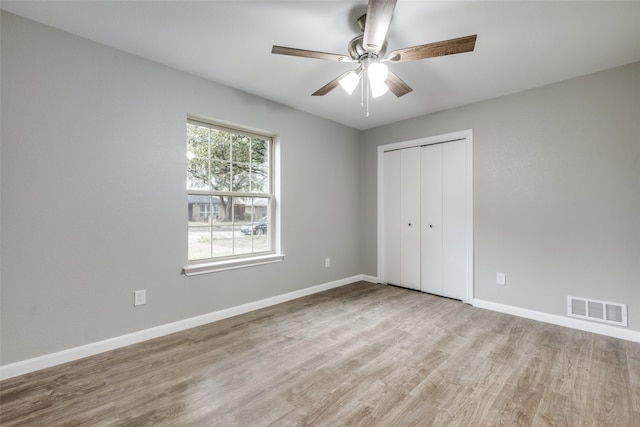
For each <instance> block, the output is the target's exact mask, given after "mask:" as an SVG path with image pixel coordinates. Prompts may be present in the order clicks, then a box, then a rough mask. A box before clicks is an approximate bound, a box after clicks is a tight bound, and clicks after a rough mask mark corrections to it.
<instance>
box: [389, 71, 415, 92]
mask: <svg viewBox="0 0 640 427" xmlns="http://www.w3.org/2000/svg"><path fill="white" fill-rule="evenodd" d="M384 82H385V84H386V85H387V86H388V87H389V90H390V91H391V92H392V93H393V94H394V95H395V96H397V97H398V98H400V97H401V96H402V95H406V94H408V93H409V92H411V91H412V90H413V89H411V87H410V86H409V85H408V84H406V83H405V82H404V81H403V80H402V79H401V78H400V77H398V76H397V75H396V74H395V73H394V72H393V71H391V70H389V74H388V75H387V79H386V80H385V81H384Z"/></svg>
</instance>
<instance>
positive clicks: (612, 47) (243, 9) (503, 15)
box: [1, 0, 640, 129]
mask: <svg viewBox="0 0 640 427" xmlns="http://www.w3.org/2000/svg"><path fill="white" fill-rule="evenodd" d="M1 7H2V9H5V10H7V11H9V12H12V13H15V14H17V15H21V16H24V17H27V18H30V19H33V20H35V21H38V22H42V23H44V24H47V25H51V26H53V27H56V28H60V29H63V30H65V31H68V32H70V33H73V34H77V35H79V36H82V37H86V38H88V39H91V40H94V41H97V42H100V43H103V44H105V45H108V46H112V47H115V48H117V49H121V50H124V51H127V52H131V53H133V54H136V55H139V56H142V57H144V58H148V59H151V60H154V61H157V62H159V63H162V64H166V65H169V66H171V67H174V68H177V69H180V70H184V71H186V72H189V73H192V74H195V75H198V76H201V77H204V78H206V79H210V80H213V81H216V82H220V83H222V84H225V85H228V86H231V87H234V88H237V89H241V90H243V91H246V92H249V93H252V94H255V95H258V96H261V97H263V98H267V99H270V100H273V101H276V102H279V103H282V104H285V105H288V106H291V107H293V108H296V109H298V110H302V111H306V112H309V113H312V114H315V115H318V116H322V117H325V118H327V119H330V120H333V121H336V122H339V123H343V124H345V125H347V126H351V127H353V128H356V129H368V128H372V127H375V126H379V125H383V124H386V123H391V122H395V121H398V120H403V119H407V118H410V117H415V116H420V115H423V114H427V113H431V112H435V111H441V110H444V109H448V108H452V107H456V106H460V105H465V104H469V103H473V102H477V101H480V100H483V99H488V98H493V97H496V96H500V95H505V94H508V93H514V92H518V91H522V90H525V89H529V88H533V87H537V86H541V85H545V84H548V83H552V82H556V81H560V80H565V79H568V78H572V77H576V76H580V75H584V74H589V73H592V72H596V71H600V70H604V69H607V68H612V67H616V66H619V65H623V64H627V63H631V62H636V61H640V1H625V2H621V1H572V2H570V1H482V0H476V1H455V0H449V1H406V0H399V1H398V4H397V6H396V9H395V13H394V16H393V20H392V22H391V27H390V30H389V34H388V38H387V39H388V43H389V48H388V51H392V50H394V49H398V48H403V47H409V46H415V45H419V44H424V43H430V42H434V41H439V40H444V39H450V38H455V37H461V36H466V35H471V34H478V39H477V42H476V49H475V51H474V52H472V53H464V54H459V55H452V56H445V57H440V58H433V59H426V60H421V61H415V62H406V63H400V64H391V65H390V68H391V69H392V70H393V71H394V72H395V73H396V74H398V75H399V76H400V77H401V78H402V79H403V80H404V81H405V82H407V83H408V84H409V85H410V86H411V87H412V88H413V92H411V93H409V94H408V95H405V96H404V97H402V98H396V97H395V96H393V95H392V94H391V93H387V94H386V95H384V96H383V97H381V98H377V99H375V100H372V101H371V104H370V116H369V117H365V112H364V110H363V109H362V108H361V107H360V96H359V92H358V91H356V92H355V93H354V95H352V96H348V95H347V94H346V93H345V92H344V91H343V90H342V89H341V88H339V87H338V88H336V89H335V90H334V91H332V92H331V93H329V94H328V95H326V96H324V97H312V96H310V95H311V93H313V92H314V91H315V90H316V89H318V88H320V87H321V86H323V85H324V84H325V83H327V82H329V81H330V80H332V79H333V78H335V77H336V76H338V75H339V74H341V73H342V72H343V71H346V70H349V69H352V68H355V65H354V64H345V63H337V62H330V61H322V60H317V59H308V58H298V57H290V56H281V55H272V54H271V53H270V52H271V46H272V45H274V44H276V45H283V46H288V47H297V48H302V49H310V50H318V51H324V52H331V53H338V54H346V52H347V51H346V49H347V43H348V42H349V40H351V39H352V38H353V37H355V36H356V35H357V34H359V32H358V30H357V27H356V25H355V19H356V18H357V17H358V16H359V15H360V14H361V13H363V12H364V11H365V10H366V0H361V1H327V0H325V1H308V0H304V1H303V0H299V1H266V0H263V1H95V0H94V1H2V2H1Z"/></svg>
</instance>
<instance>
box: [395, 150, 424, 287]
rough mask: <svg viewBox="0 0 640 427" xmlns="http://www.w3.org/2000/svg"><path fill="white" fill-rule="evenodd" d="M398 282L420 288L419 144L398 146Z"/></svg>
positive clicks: (405, 285)
mask: <svg viewBox="0 0 640 427" xmlns="http://www.w3.org/2000/svg"><path fill="white" fill-rule="evenodd" d="M400 153H401V154H400V156H401V162H400V164H401V171H400V205H401V208H400V215H401V237H400V238H401V242H402V247H401V249H400V271H401V277H400V279H401V282H400V285H401V286H404V287H405V288H410V289H418V290H419V289H420V263H421V257H420V248H421V245H420V147H414V148H407V149H404V150H400Z"/></svg>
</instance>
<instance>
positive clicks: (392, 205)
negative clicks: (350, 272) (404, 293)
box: [382, 151, 402, 285]
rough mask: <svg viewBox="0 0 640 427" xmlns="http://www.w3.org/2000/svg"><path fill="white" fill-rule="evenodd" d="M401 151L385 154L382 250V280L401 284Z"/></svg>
mask: <svg viewBox="0 0 640 427" xmlns="http://www.w3.org/2000/svg"><path fill="white" fill-rule="evenodd" d="M400 160H401V159H400V151H388V152H386V153H384V156H383V177H382V185H383V187H382V192H383V198H384V199H383V200H384V206H383V207H382V212H383V230H382V248H383V249H382V251H383V276H384V277H382V282H383V283H389V284H392V285H400V282H401V275H400V254H401V247H402V245H401V239H400V234H401V233H400V229H401V224H402V222H401V218H400V170H401V164H400Z"/></svg>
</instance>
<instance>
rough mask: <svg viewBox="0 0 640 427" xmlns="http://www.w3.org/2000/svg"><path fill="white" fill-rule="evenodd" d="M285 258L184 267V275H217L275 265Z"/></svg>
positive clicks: (271, 255) (274, 255) (276, 256)
mask: <svg viewBox="0 0 640 427" xmlns="http://www.w3.org/2000/svg"><path fill="white" fill-rule="evenodd" d="M284 256H285V255H284V254H269V255H262V256H254V257H245V258H239V259H227V260H224V261H213V262H203V263H199V264H193V265H189V266H187V267H184V268H183V269H182V273H183V274H184V275H185V276H198V275H200V274H207V273H215V272H218V271H225V270H235V269H238V268H245V267H254V266H256V265H264V264H273V263H276V262H282V261H284Z"/></svg>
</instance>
